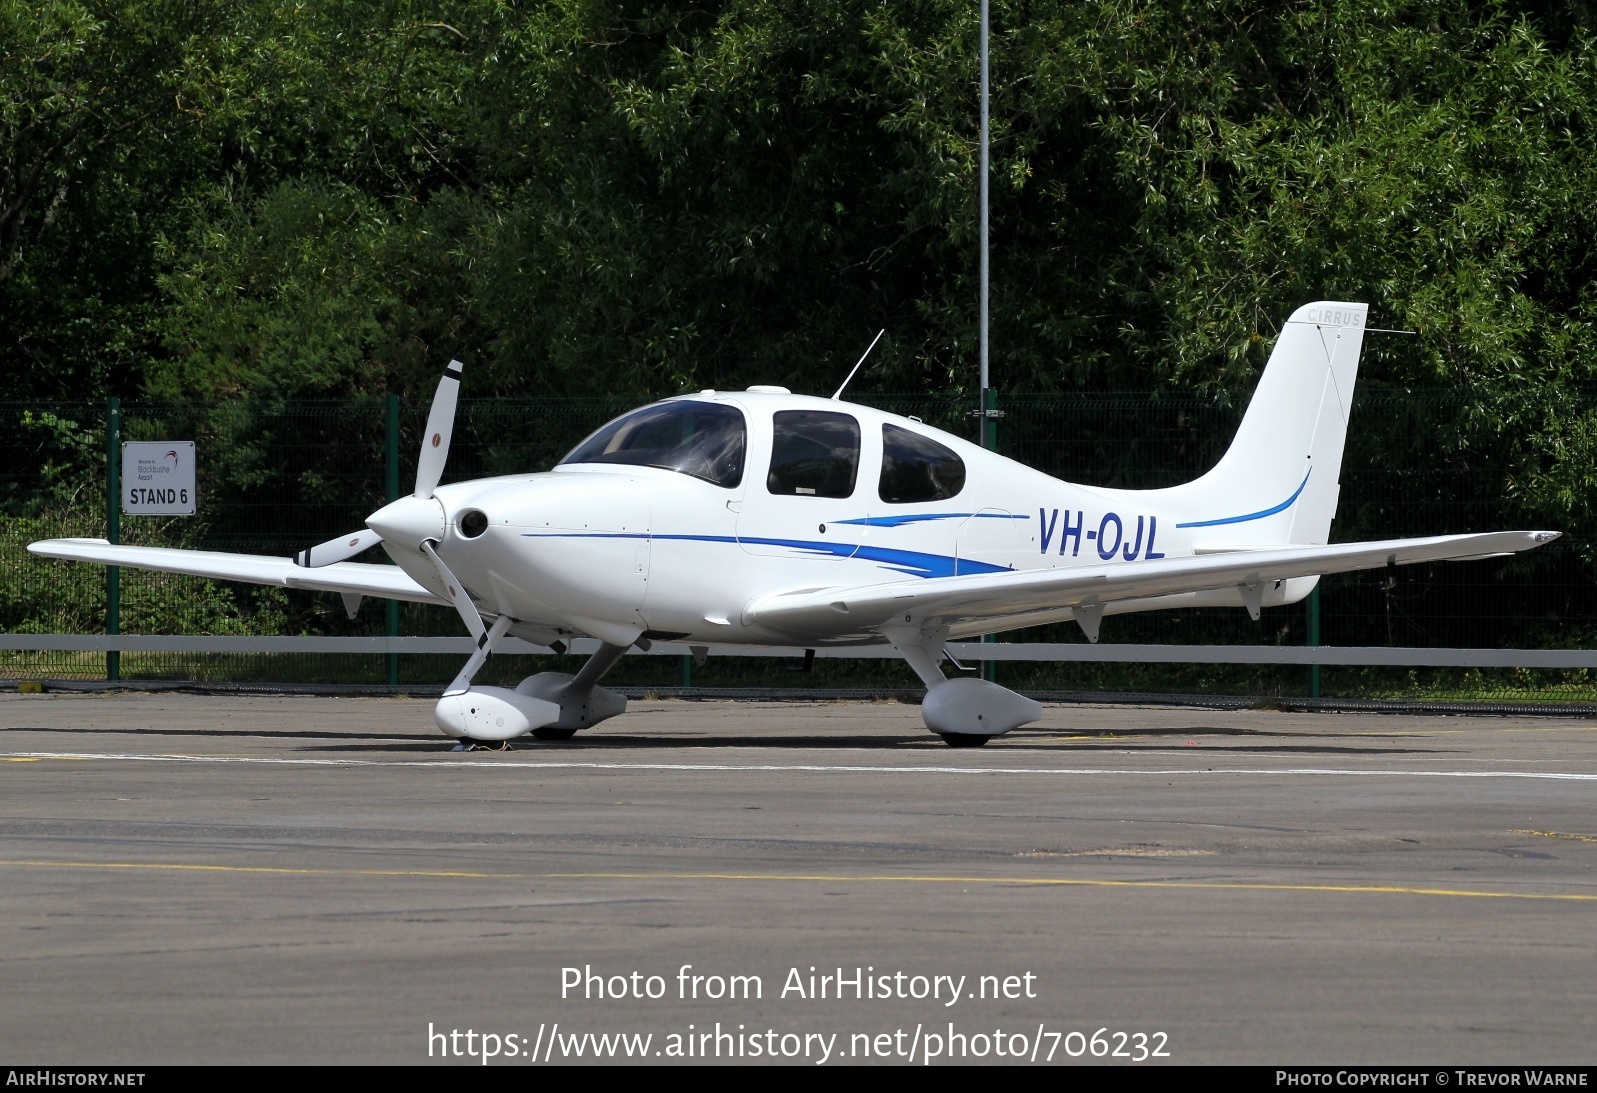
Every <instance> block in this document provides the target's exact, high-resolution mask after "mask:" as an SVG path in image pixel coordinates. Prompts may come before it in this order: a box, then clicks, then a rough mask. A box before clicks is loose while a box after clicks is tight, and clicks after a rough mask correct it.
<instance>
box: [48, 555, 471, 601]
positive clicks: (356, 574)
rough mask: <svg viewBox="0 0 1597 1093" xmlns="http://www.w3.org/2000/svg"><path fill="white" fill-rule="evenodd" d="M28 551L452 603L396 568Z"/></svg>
mask: <svg viewBox="0 0 1597 1093" xmlns="http://www.w3.org/2000/svg"><path fill="white" fill-rule="evenodd" d="M28 550H29V552H31V553H33V554H38V555H40V556H42V557H45V558H64V559H67V560H69V561H74V562H99V563H100V564H101V565H115V566H124V567H126V568H128V569H153V570H156V571H158V572H161V573H187V574H189V575H190V576H193V577H210V578H212V579H214V580H219V581H245V582H248V583H250V584H271V585H277V586H278V587H280V588H304V589H309V590H311V591H316V592H343V593H357V594H359V595H363V596H378V597H381V598H383V599H390V600H410V601H413V602H415V603H439V604H446V605H447V604H448V602H449V601H448V600H445V599H443V598H441V597H439V596H435V595H433V594H432V593H431V592H429V591H427V590H426V589H425V588H423V587H422V586H421V585H419V584H417V583H416V582H415V581H414V580H412V579H411V578H410V575H409V574H407V573H406V572H405V571H404V570H403V569H400V568H399V567H398V566H395V565H371V564H369V563H365V562H335V563H334V564H332V565H327V566H322V567H320V568H318V569H305V568H303V567H301V566H297V565H295V564H294V560H293V559H292V558H270V557H267V556H265V555H260V554H223V553H220V552H217V551H211V550H180V549H178V548H176V547H146V546H113V545H112V544H111V543H108V542H106V541H105V540H104V539H45V540H42V541H40V542H37V543H30V544H29V545H28Z"/></svg>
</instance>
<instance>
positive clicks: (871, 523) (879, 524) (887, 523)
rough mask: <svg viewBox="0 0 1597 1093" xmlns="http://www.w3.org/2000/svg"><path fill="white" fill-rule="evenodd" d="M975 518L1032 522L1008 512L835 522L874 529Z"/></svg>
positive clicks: (945, 513)
mask: <svg viewBox="0 0 1597 1093" xmlns="http://www.w3.org/2000/svg"><path fill="white" fill-rule="evenodd" d="M972 516H974V517H975V518H976V519H978V520H1030V519H1031V517H1030V516H1014V515H1011V514H1009V513H1007V512H918V513H904V514H903V515H901V516H860V517H856V518H855V519H853V520H835V521H833V523H837V524H860V525H863V526H865V527H872V528H897V527H903V526H904V525H905V524H920V523H924V522H926V521H927V520H963V519H966V518H967V517H972Z"/></svg>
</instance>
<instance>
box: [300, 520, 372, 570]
mask: <svg viewBox="0 0 1597 1093" xmlns="http://www.w3.org/2000/svg"><path fill="white" fill-rule="evenodd" d="M382 541H383V537H382V536H381V535H378V534H377V533H376V532H375V531H373V530H371V529H370V528H367V529H366V530H364V531H357V532H354V533H352V534H349V535H340V536H339V537H338V538H336V539H329V540H327V542H325V543H317V544H316V545H315V546H313V547H310V548H309V549H306V550H302V551H300V552H299V553H298V554H296V555H294V564H295V565H297V566H304V567H305V568H306V569H317V568H319V567H321V566H324V565H332V564H333V563H334V562H344V561H348V560H349V559H351V558H353V557H354V556H355V555H357V554H359V553H360V552H361V551H363V550H370V549H371V548H372V547H374V546H376V545H377V544H378V543H380V542H382Z"/></svg>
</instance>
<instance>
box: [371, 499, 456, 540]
mask: <svg viewBox="0 0 1597 1093" xmlns="http://www.w3.org/2000/svg"><path fill="white" fill-rule="evenodd" d="M366 526H367V527H369V528H371V529H372V530H373V531H375V532H376V533H377V534H378V535H381V536H382V537H383V539H384V541H386V542H390V543H395V544H397V545H401V546H407V547H410V548H412V549H416V548H419V547H420V546H421V544H422V542H423V541H424V540H427V539H432V540H433V541H435V542H442V541H443V538H444V528H445V526H446V520H445V518H444V505H443V502H442V501H440V500H438V498H437V497H436V496H434V497H413V496H412V497H401V498H400V499H399V500H397V501H394V502H392V503H390V504H387V505H384V506H383V507H382V508H380V509H378V510H377V511H376V512H374V513H372V514H371V515H370V516H368V517H366Z"/></svg>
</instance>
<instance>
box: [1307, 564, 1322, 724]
mask: <svg viewBox="0 0 1597 1093" xmlns="http://www.w3.org/2000/svg"><path fill="white" fill-rule="evenodd" d="M1308 644H1309V645H1310V646H1311V647H1312V646H1316V645H1319V644H1320V585H1319V582H1318V581H1316V582H1315V584H1314V590H1313V591H1312V592H1310V593H1309V640H1308ZM1309 697H1310V698H1319V697H1320V666H1319V665H1318V664H1311V665H1309Z"/></svg>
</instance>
